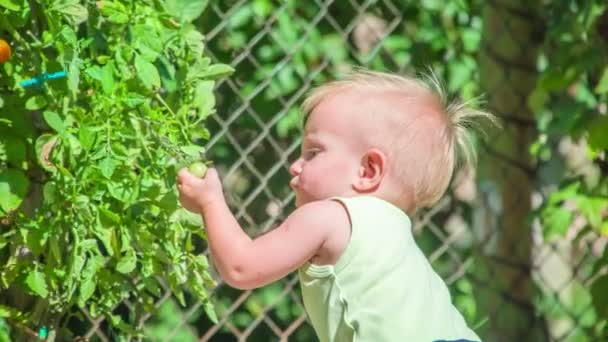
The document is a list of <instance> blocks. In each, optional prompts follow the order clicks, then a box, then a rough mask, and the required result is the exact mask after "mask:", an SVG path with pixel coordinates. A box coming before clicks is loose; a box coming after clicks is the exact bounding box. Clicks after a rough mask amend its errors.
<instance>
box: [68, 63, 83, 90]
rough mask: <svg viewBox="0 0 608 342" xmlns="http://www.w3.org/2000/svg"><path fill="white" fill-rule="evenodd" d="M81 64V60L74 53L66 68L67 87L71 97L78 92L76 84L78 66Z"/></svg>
mask: <svg viewBox="0 0 608 342" xmlns="http://www.w3.org/2000/svg"><path fill="white" fill-rule="evenodd" d="M81 64H82V60H80V59H79V58H78V57H76V55H74V58H73V59H72V62H71V63H70V66H69V68H68V89H69V90H70V92H71V93H72V96H73V97H76V94H77V93H78V84H79V83H80V66H81Z"/></svg>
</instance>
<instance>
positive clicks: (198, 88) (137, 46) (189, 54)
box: [0, 0, 233, 334]
mask: <svg viewBox="0 0 608 342" xmlns="http://www.w3.org/2000/svg"><path fill="white" fill-rule="evenodd" d="M16 3H17V2H16V1H6V0H4V1H1V0H0V8H1V9H2V11H3V13H5V15H7V18H8V20H9V21H10V22H11V23H13V25H15V27H16V28H17V29H21V28H23V32H19V33H20V37H21V38H20V39H23V41H20V42H19V44H20V46H19V47H18V48H16V49H15V51H14V56H13V58H12V60H11V64H10V66H7V67H6V68H5V69H6V70H8V71H7V74H6V76H7V78H6V80H5V79H4V78H3V79H2V89H3V90H2V94H0V98H1V99H2V103H1V107H2V111H0V129H1V131H0V166H2V168H0V218H2V219H3V224H4V222H10V223H12V221H8V220H5V218H6V217H11V220H12V217H19V218H20V220H19V221H18V223H15V224H16V225H17V224H18V226H16V227H15V229H14V230H15V231H16V232H18V233H16V234H8V235H2V236H0V252H2V253H0V255H4V256H6V257H7V258H9V259H8V260H5V259H2V260H1V261H3V262H4V267H3V268H2V270H0V284H2V286H3V287H9V286H22V288H23V292H25V293H27V294H29V295H32V296H33V297H41V298H46V300H47V301H45V302H44V303H45V305H47V304H48V305H49V306H50V307H51V309H53V310H56V311H57V312H66V313H69V312H70V311H71V310H74V309H75V306H78V307H80V308H82V309H85V310H88V312H90V313H91V314H92V315H93V316H97V315H106V316H107V318H109V319H108V321H110V322H111V323H112V324H113V325H114V327H115V328H117V329H118V330H121V331H123V332H124V333H126V334H136V331H135V330H134V329H133V328H132V327H131V326H130V324H131V323H133V322H132V321H126V320H123V319H121V318H120V317H118V316H116V315H114V314H113V313H112V310H113V309H114V308H115V307H116V305H117V304H118V303H120V302H122V301H123V300H125V299H126V298H138V300H135V301H133V302H134V303H137V304H135V305H137V306H138V308H137V309H136V310H134V311H135V312H136V313H137V315H141V314H143V313H144V312H145V311H146V310H154V308H153V306H151V305H150V302H151V301H152V299H151V298H152V296H159V295H161V292H162V291H163V289H164V288H163V286H161V285H160V284H159V283H158V281H159V279H161V278H164V279H165V280H166V281H167V282H168V283H169V284H170V286H171V289H172V290H173V292H174V293H175V295H176V296H177V298H178V299H179V300H180V301H181V302H182V303H183V304H186V299H188V300H190V299H191V298H193V297H192V296H191V295H193V296H194V297H196V298H198V299H199V300H203V301H207V300H208V293H207V291H208V289H209V287H210V286H213V281H212V280H211V276H210V275H209V274H208V263H206V260H205V259H204V258H203V259H200V258H197V257H196V255H197V254H199V253H201V252H202V246H201V240H200V238H203V239H204V237H205V235H204V233H202V232H201V229H202V228H201V225H202V222H201V219H200V216H198V215H194V214H192V215H190V214H187V213H184V212H183V209H181V208H180V207H179V201H178V198H177V194H176V188H175V179H176V173H177V170H178V169H179V167H181V166H183V165H185V164H186V163H188V162H190V161H191V160H200V159H201V158H202V152H203V149H202V147H201V145H202V141H200V140H198V141H193V137H200V136H201V135H200V134H199V132H200V131H202V130H205V128H204V126H203V119H205V118H206V117H207V116H208V115H210V114H211V113H213V112H214V110H215V109H214V107H215V98H214V93H213V90H214V86H215V80H217V79H218V78H221V77H225V76H227V75H228V74H230V73H231V72H232V71H233V69H232V68H231V67H230V66H227V65H224V64H214V63H212V61H211V59H210V58H208V57H205V56H204V52H205V49H204V47H205V41H204V39H205V37H204V35H203V34H202V33H201V32H199V31H198V30H197V28H196V27H195V26H194V25H193V24H190V23H189V22H191V21H192V20H194V19H195V18H197V17H198V16H200V14H201V13H202V11H203V10H204V9H205V7H206V2H205V1H184V0H176V1H169V2H166V6H165V4H164V3H161V2H150V1H145V2H139V1H137V2H126V1H120V0H114V1H110V0H104V1H98V2H91V3H87V5H86V6H85V5H83V2H82V1H78V0H56V1H52V2H50V3H49V7H48V8H47V9H48V11H46V12H40V13H39V14H40V15H36V16H35V17H30V16H29V9H28V10H25V9H23V13H21V12H15V13H13V12H9V10H10V11H12V10H19V9H20V7H19V6H18V5H16ZM22 16H23V17H22ZM25 17H27V18H29V19H31V20H29V19H28V21H24V20H23V18H25ZM171 17H172V18H173V19H171ZM16 23H19V25H16ZM0 25H3V23H0ZM41 30H42V31H43V32H40V37H36V36H35V34H31V33H30V32H35V33H37V32H39V31H41ZM26 32H27V34H26ZM38 40H40V41H38ZM5 69H3V70H5ZM58 70H63V71H66V72H67V77H66V78H62V79H57V80H52V81H51V80H48V81H45V82H42V83H41V84H39V85H37V86H32V87H26V88H23V87H19V86H18V84H19V81H20V80H24V79H29V78H32V77H36V75H37V74H42V73H43V72H55V71H58ZM13 78H14V79H13ZM5 81H6V82H5ZM9 88H10V91H9V92H5V91H4V89H9ZM6 108H8V109H10V110H5V109H6ZM6 166H8V167H6ZM30 178H31V179H35V181H36V185H37V186H38V182H40V184H39V185H40V186H39V188H37V189H36V190H37V191H36V193H37V194H38V193H39V196H40V202H39V203H40V205H41V206H40V207H39V208H33V209H38V211H36V212H35V214H33V215H31V217H30V216H27V217H25V216H23V215H22V213H21V212H19V211H18V210H19V207H20V206H21V205H22V203H23V201H24V200H25V198H26V196H27V194H28V192H30V190H31V189H30V182H31V179H30ZM34 202H35V201H34ZM28 203H29V202H28ZM28 209H29V208H28ZM22 216H23V217H22ZM15 222H17V221H15ZM193 236H196V237H198V238H199V239H198V240H197V242H196V243H195V242H193V239H192V237H193ZM7 246H10V248H11V250H9V249H8V247H7ZM13 246H22V247H19V248H20V249H19V250H18V251H19V254H18V255H17V256H13V254H15V253H14V252H13V249H14V247H13ZM9 256H10V257H9ZM193 260H197V262H196V263H195V262H193ZM203 260H205V262H204V261H203ZM167 269H172V270H174V271H172V272H170V273H167V272H166V270H167ZM192 279H197V280H200V282H197V283H194V282H193V281H192ZM186 292H187V293H188V294H187V295H186ZM35 299H36V298H35ZM139 299H142V300H141V301H140V300H139ZM143 299H145V300H143ZM36 300H40V298H37V299H36ZM210 305H211V304H207V306H210ZM207 311H208V312H209V313H210V314H213V310H212V308H211V307H209V308H208V309H207ZM15 318H16V316H15V317H13V319H15ZM134 319H135V318H134ZM36 324H37V325H38V324H39V322H36Z"/></svg>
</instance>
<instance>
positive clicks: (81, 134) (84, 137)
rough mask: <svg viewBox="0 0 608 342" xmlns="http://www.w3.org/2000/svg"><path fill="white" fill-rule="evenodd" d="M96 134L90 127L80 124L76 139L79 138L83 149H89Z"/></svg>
mask: <svg viewBox="0 0 608 342" xmlns="http://www.w3.org/2000/svg"><path fill="white" fill-rule="evenodd" d="M96 136H97V134H96V133H95V131H93V130H92V129H90V128H89V127H88V126H82V127H80V129H79V130H78V140H80V144H81V145H82V148H84V149H85V150H89V149H91V147H93V144H94V143H95V138H96Z"/></svg>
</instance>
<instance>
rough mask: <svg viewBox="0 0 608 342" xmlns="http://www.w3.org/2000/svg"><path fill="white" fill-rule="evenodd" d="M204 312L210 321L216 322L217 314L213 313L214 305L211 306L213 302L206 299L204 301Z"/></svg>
mask: <svg viewBox="0 0 608 342" xmlns="http://www.w3.org/2000/svg"><path fill="white" fill-rule="evenodd" d="M205 313H206V314H207V317H209V319H210V320H211V322H213V323H215V324H217V322H218V319H217V314H216V313H215V307H214V306H213V303H211V302H210V301H207V302H206V303H205Z"/></svg>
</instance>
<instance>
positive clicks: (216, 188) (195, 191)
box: [177, 168, 224, 214]
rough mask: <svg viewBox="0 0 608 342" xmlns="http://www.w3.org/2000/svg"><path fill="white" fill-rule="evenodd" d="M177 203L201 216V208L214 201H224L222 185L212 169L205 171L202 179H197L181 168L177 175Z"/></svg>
mask: <svg viewBox="0 0 608 342" xmlns="http://www.w3.org/2000/svg"><path fill="white" fill-rule="evenodd" d="M177 188H178V189H179V201H180V202H181V204H182V206H183V207H184V208H186V209H188V210H190V211H191V212H193V213H198V214H202V212H203V208H205V207H206V206H207V205H209V204H210V203H212V202H215V201H218V200H219V201H224V193H223V191H222V183H221V182H220V178H219V176H218V174H217V171H216V170H215V169H214V168H210V169H209V170H207V174H206V175H205V177H204V178H200V177H197V176H195V175H193V174H192V173H190V172H189V171H188V169H186V168H183V169H181V170H180V171H179V173H178V174H177Z"/></svg>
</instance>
